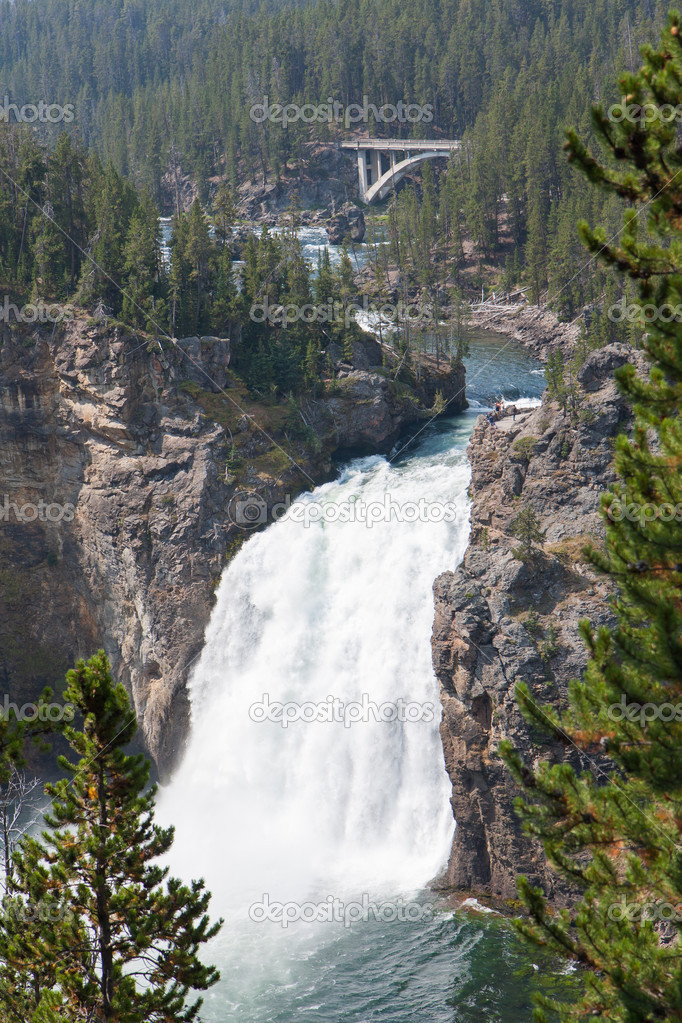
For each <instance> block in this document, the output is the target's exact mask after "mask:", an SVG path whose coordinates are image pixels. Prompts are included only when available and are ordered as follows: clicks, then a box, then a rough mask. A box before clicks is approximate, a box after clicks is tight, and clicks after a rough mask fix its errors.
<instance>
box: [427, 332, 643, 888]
mask: <svg viewBox="0 0 682 1023" xmlns="http://www.w3.org/2000/svg"><path fill="white" fill-rule="evenodd" d="M628 356H630V358H633V353H632V352H631V351H630V350H628V349H626V348H624V347H623V346H621V345H610V346H608V347H607V348H605V349H602V350H601V351H598V352H595V353H593V355H591V356H590V357H589V359H588V360H587V361H586V363H585V365H584V366H583V368H582V370H581V374H582V377H583V379H584V380H585V382H586V384H588V388H589V390H588V393H586V395H585V402H584V409H583V414H582V416H581V421H580V422H579V423H578V424H577V425H573V424H571V422H570V421H569V419H568V417H567V416H566V415H564V414H563V413H562V412H561V410H560V409H559V407H558V406H557V405H555V404H552V403H548V404H544V405H543V406H542V407H540V408H538V409H536V410H534V411H532V412H530V413H527V414H526V415H517V418H516V421H515V422H511V421H510V419H502V420H500V422H499V424H498V425H497V426H492V425H490V424H489V423H488V422H487V421H486V419H485V418H484V417H482V416H481V417H479V419H478V420H477V423H476V427H475V429H474V432H473V435H472V439H471V445H470V448H469V456H470V459H471V470H472V482H471V494H472V497H473V506H472V509H471V538H470V542H469V546H468V549H467V552H466V555H465V557H464V560H463V563H462V564H461V565H460V567H459V568H458V569H457V571H456V572H446V573H444V574H443V575H441V576H440V577H439V578H438V579H437V580H436V582H435V585H434V595H435V608H436V614H435V622H434V629H433V639H432V645H433V664H434V670H435V672H436V676H437V678H438V681H439V686H440V694H441V702H442V706H443V719H442V724H441V735H442V739H443V749H444V753H445V763H446V768H447V771H448V774H449V776H450V779H451V781H452V799H451V802H452V809H453V814H454V817H455V820H456V822H457V827H456V832H455V838H454V842H453V847H452V853H451V856H450V861H449V865H448V871H447V880H448V882H449V884H450V885H451V886H452V887H453V888H456V889H462V890H466V891H472V892H475V893H480V894H487V895H493V896H498V897H501V898H503V899H510V898H516V897H517V890H516V884H515V877H516V875H518V874H520V873H523V874H526V875H527V876H528V877H529V878H530V879H531V881H532V882H533V883H534V884H536V885H540V886H541V887H542V888H543V889H544V890H545V892H546V893H547V894H548V896H550V897H551V898H553V899H554V900H555V901H559V902H560V901H561V900H562V899H563V898H564V897H565V896H566V889H565V888H564V887H563V886H562V884H561V883H559V882H558V879H557V877H556V875H554V874H553V873H552V872H551V871H550V870H549V869H548V868H547V866H546V864H545V862H544V858H543V853H542V850H541V848H540V847H539V845H538V844H536V843H534V842H532V841H531V840H530V839H529V838H527V837H526V836H524V835H523V834H522V832H521V827H520V823H519V820H518V818H517V816H516V814H515V812H514V809H513V800H514V798H515V796H516V795H517V794H518V790H517V789H516V787H515V785H514V783H513V781H512V779H511V777H510V775H509V774H508V772H507V770H506V768H505V767H504V765H503V764H502V762H501V761H500V759H499V757H498V755H497V752H496V750H497V747H498V745H499V743H500V741H501V740H502V739H505V738H507V739H509V740H510V741H511V742H512V744H513V745H514V746H515V747H516V748H517V749H519V751H520V752H521V753H522V755H523V757H524V759H525V761H526V762H527V763H529V764H533V763H534V762H535V761H536V760H537V758H550V759H564V758H565V757H566V756H569V758H572V759H573V760H574V761H575V757H576V756H577V755H576V754H575V751H574V750H572V749H571V747H570V746H566V747H562V746H561V745H559V744H557V743H554V742H548V741H547V740H546V737H544V736H541V735H539V734H537V733H534V734H531V733H530V731H529V728H528V726H527V724H526V723H525V722H524V720H523V718H522V716H521V714H520V712H519V710H518V709H517V706H516V703H515V699H514V686H515V684H516V683H517V682H519V681H524V682H526V683H527V685H528V686H529V688H530V690H531V693H532V694H533V695H534V697H535V698H536V699H537V701H538V703H540V704H542V703H547V702H551V703H552V704H554V705H560V704H562V703H563V702H564V701H565V698H566V690H567V683H568V681H569V680H570V679H571V678H575V677H577V676H578V675H579V674H580V673H581V671H582V669H583V668H584V666H585V664H586V660H587V658H586V651H585V647H584V645H583V642H582V640H581V638H580V636H579V633H578V623H579V621H580V620H581V619H583V618H588V619H589V620H590V621H591V622H592V624H593V625H594V626H595V627H596V626H599V625H602V624H606V623H608V622H609V620H610V608H609V605H608V596H609V590H608V582H607V581H606V580H604V579H603V578H601V577H598V576H597V575H596V574H595V573H594V572H593V571H592V569H591V567H590V566H589V565H588V564H587V563H586V561H585V558H584V555H583V553H582V548H583V547H584V545H585V544H586V543H588V542H592V543H594V544H595V545H598V544H599V543H600V541H601V540H602V539H603V536H604V528H603V523H602V520H601V517H600V516H599V514H598V507H599V500H600V496H601V494H602V493H603V492H604V490H605V489H606V487H607V485H608V483H609V482H610V481H611V480H612V478H613V476H612V470H611V458H612V440H613V438H614V437H615V436H616V435H617V434H618V433H620V432H621V431H622V430H623V429H626V428H627V426H628V424H629V421H630V420H629V410H628V408H627V406H626V405H625V402H624V401H623V399H622V398H621V397H620V395H619V394H618V392H617V389H616V386H615V383H614V382H613V380H612V378H611V373H612V371H613V368H615V366H616V365H619V364H621V363H622V362H623V361H625V359H626V358H627V357H628ZM545 397H547V395H545ZM527 437H530V438H534V439H535V445H534V448H533V449H532V452H528V453H526V452H525V450H524V449H525V447H526V445H519V444H516V441H518V440H519V439H520V438H527ZM528 507H530V508H533V509H534V511H535V512H536V514H537V516H538V518H539V520H540V523H541V528H542V530H543V531H544V532H545V541H544V544H543V550H542V551H539V550H538V551H537V552H536V553H535V554H534V556H533V557H532V558H529V559H526V560H520V559H519V558H518V557H516V556H515V554H514V550H515V549H517V550H518V545H519V541H518V540H517V539H515V538H514V537H513V536H512V535H511V523H512V520H513V519H514V518H515V516H516V515H517V514H518V513H519V511H521V510H522V509H524V508H528ZM529 615H530V618H529ZM535 616H536V623H534V618H535ZM575 762H576V763H577V761H575ZM583 766H587V762H584V764H583Z"/></svg>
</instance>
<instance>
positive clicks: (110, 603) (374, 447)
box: [0, 319, 464, 776]
mask: <svg viewBox="0 0 682 1023" xmlns="http://www.w3.org/2000/svg"><path fill="white" fill-rule="evenodd" d="M234 338H235V344H238V340H239V339H238V330H237V329H236V328H235V334H234ZM0 341H1V343H0V680H2V681H1V684H0V701H1V700H2V698H3V695H4V693H7V694H8V696H9V698H10V699H12V700H18V701H19V702H20V703H23V702H27V701H29V700H32V699H35V697H36V696H37V695H38V693H39V692H40V691H41V690H42V688H43V687H44V686H45V685H48V684H49V685H53V686H54V685H55V684H59V682H60V681H61V680H63V674H64V671H65V670H66V669H67V668H68V667H70V666H71V665H72V664H73V663H74V662H75V660H76V659H78V658H79V657H88V656H90V655H91V654H92V653H93V652H95V651H96V650H97V649H98V648H103V649H104V650H105V651H106V653H107V654H108V656H109V658H110V660H111V663H112V666H113V670H114V673H115V675H116V677H117V678H118V679H119V680H120V681H122V682H123V684H124V685H125V686H126V688H127V689H128V691H129V692H130V693H131V695H132V699H133V702H134V706H135V709H136V711H137V715H138V721H139V724H140V733H141V739H142V741H143V743H144V745H145V747H146V749H147V750H148V752H149V753H150V754H151V756H152V757H153V759H154V761H155V762H156V765H157V767H158V769H159V771H160V773H161V775H162V776H165V775H167V774H168V773H169V772H170V770H171V769H172V767H173V765H174V764H175V763H176V761H177V758H178V756H179V754H180V752H181V750H182V748H183V743H184V740H185V737H186V735H187V731H188V725H189V701H188V697H187V688H186V683H187V680H188V675H189V672H190V670H191V667H192V664H193V663H194V661H195V659H196V658H197V656H198V654H199V653H200V651H201V648H202V643H203V636H204V630H205V628H206V625H207V623H208V619H209V616H210V613H211V609H212V606H213V602H214V597H213V594H214V589H215V586H216V584H217V582H218V580H219V579H220V576H221V573H222V570H223V568H224V566H225V564H226V563H227V561H228V560H229V558H230V556H231V555H232V553H233V552H234V550H236V549H237V547H238V545H239V543H240V542H241V541H242V540H243V538H244V536H245V535H248V534H245V532H244V529H243V528H242V527H240V526H239V525H237V524H236V523H235V522H234V521H233V518H231V512H233V505H234V501H235V495H236V494H238V493H241V492H243V491H250V492H252V493H254V494H255V495H256V496H257V498H258V499H259V500H262V501H263V502H264V504H265V505H266V506H267V508H268V509H269V508H271V506H272V505H273V504H275V503H279V502H281V501H282V500H284V498H285V497H286V496H289V497H291V498H293V497H295V496H296V495H297V494H298V493H300V492H301V490H304V489H308V488H309V487H310V486H312V485H314V484H317V483H321V482H324V481H325V480H326V479H328V478H329V477H330V476H331V475H332V474H333V473H334V471H335V470H334V465H333V462H332V456H333V455H334V453H335V452H336V451H337V450H338V449H340V448H353V449H358V450H362V451H366V452H370V451H372V452H376V451H388V450H389V449H390V447H391V446H392V445H393V444H394V443H395V440H396V439H397V437H398V436H399V434H400V432H401V430H403V429H404V428H405V427H406V426H407V425H408V424H409V423H411V422H419V421H421V420H422V419H423V417H424V415H425V412H424V411H420V410H419V409H418V408H417V406H416V405H415V403H414V401H410V400H409V399H407V398H404V397H403V398H400V397H398V396H397V392H396V389H395V387H394V386H393V385H392V384H391V382H390V381H389V380H387V379H386V376H382V375H381V374H380V373H378V372H376V371H374V372H372V371H371V370H365V371H360V370H353V371H351V372H350V373H349V375H348V376H347V377H346V378H343V379H340V380H339V381H338V384H337V387H336V393H335V394H333V395H332V394H330V395H327V396H321V397H320V398H319V400H317V401H316V402H315V403H310V405H309V406H308V405H306V406H305V408H302V410H301V411H302V415H303V416H304V417H305V422H306V424H308V426H309V427H310V428H311V429H312V430H313V431H314V433H315V434H316V436H317V438H318V441H319V443H318V445H316V447H315V453H314V454H313V453H312V452H311V451H310V450H307V449H306V448H305V445H299V447H298V448H297V447H296V446H295V445H294V446H293V447H292V450H293V451H294V454H295V459H296V462H297V463H298V465H299V466H302V467H303V470H304V472H305V473H306V474H307V475H304V474H303V472H302V471H301V469H299V468H298V466H297V465H296V464H294V463H293V462H291V461H290V460H288V459H287V457H286V455H285V454H284V452H283V451H282V447H281V445H280V446H279V447H277V446H276V445H273V442H272V440H271V439H270V437H269V436H267V435H266V433H267V431H266V432H264V431H263V430H260V429H259V427H258V426H257V425H256V424H255V422H254V420H255V419H256V418H258V416H259V415H260V413H258V416H254V417H253V419H249V418H248V417H247V416H245V415H244V414H243V406H242V401H243V396H241V395H237V394H236V392H237V390H238V389H237V388H236V385H235V379H234V378H233V377H232V375H231V373H230V370H229V363H230V358H231V345H230V342H228V341H226V340H223V339H219V338H187V339H184V340H183V341H180V342H178V343H177V345H176V346H172V345H170V344H169V343H164V346H163V347H159V346H158V345H155V344H152V345H149V344H148V343H147V342H146V341H145V340H144V339H141V338H140V337H137V336H135V335H132V334H129V333H126V332H125V331H124V330H122V329H121V328H118V327H115V328H113V327H109V328H105V327H102V326H98V325H96V324H94V323H92V321H85V320H84V319H77V320H74V321H73V322H71V323H69V324H67V325H65V326H64V327H60V328H59V329H58V330H55V331H49V332H48V331H42V330H36V331H34V332H33V333H31V334H28V333H24V334H19V333H18V332H17V331H15V330H10V329H8V328H7V327H5V330H4V333H3V334H2V336H1V337H0ZM365 348H366V350H364V349H363V351H364V357H365V358H366V360H367V361H368V362H371V361H372V357H373V355H372V353H373V352H374V353H375V356H374V357H375V358H376V352H377V351H378V349H376V346H375V345H373V343H372V342H370V341H368V342H367V345H366V346H365ZM379 358H380V352H379ZM463 373H464V370H463V368H462V367H458V368H457V369H456V370H454V371H452V373H451V382H452V386H453V387H456V388H457V390H459V389H460V388H461V387H462V385H463ZM448 379H449V377H448V376H447V374H445V375H441V376H440V377H439V378H438V379H437V380H434V381H432V382H429V381H428V379H427V380H426V381H425V383H424V384H423V385H422V392H423V395H424V397H425V399H428V397H429V391H430V390H435V389H437V388H440V389H441V390H442V391H443V393H445V394H446V397H447V387H448ZM221 389H222V390H221ZM453 393H454V392H453ZM233 395H235V397H232V396H233ZM280 439H281V440H282V443H285V442H284V438H282V437H281V434H280ZM233 442H234V444H235V446H236V448H237V450H238V453H239V462H240V468H238V469H235V468H234V466H233V460H232V455H233V453H234V450H235V447H233ZM288 446H291V445H288ZM5 495H7V503H8V505H11V507H8V510H6V508H5ZM41 501H42V502H43V510H42V512H41V511H40V510H39V511H38V512H37V515H38V517H37V518H36V519H35V520H34V519H33V512H32V511H31V508H32V507H36V508H39V503H40V502H41ZM15 506H16V508H15ZM17 509H18V512H19V514H17ZM22 509H24V510H25V512H26V514H23V513H22ZM59 509H62V511H61V512H60V510H59ZM48 512H49V513H50V514H52V515H53V516H54V521H51V520H48V519H47V513H48ZM41 515H42V517H40V516H41ZM27 516H29V517H30V518H27Z"/></svg>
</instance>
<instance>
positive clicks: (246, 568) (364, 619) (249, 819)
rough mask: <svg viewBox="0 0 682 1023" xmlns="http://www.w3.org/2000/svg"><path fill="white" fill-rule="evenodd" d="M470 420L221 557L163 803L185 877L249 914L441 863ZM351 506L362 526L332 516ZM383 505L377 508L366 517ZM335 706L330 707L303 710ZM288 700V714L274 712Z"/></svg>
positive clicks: (299, 505) (353, 474) (219, 906)
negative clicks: (437, 611)
mask: <svg viewBox="0 0 682 1023" xmlns="http://www.w3.org/2000/svg"><path fill="white" fill-rule="evenodd" d="M470 425H471V424H470V421H469V418H468V417H466V418H465V419H464V420H462V421H460V423H459V424H457V425H455V426H453V424H448V425H447V428H445V427H444V426H441V427H440V428H439V429H434V428H431V429H430V432H429V434H427V435H426V440H423V439H422V442H421V443H420V445H419V447H418V448H416V449H415V453H413V454H412V455H411V456H410V457H409V458H404V459H403V461H401V462H400V463H398V464H393V463H391V462H390V461H388V460H386V459H385V458H382V457H371V458H364V459H358V460H355V461H353V462H352V463H350V464H349V465H348V466H347V467H346V468H345V469H344V471H343V472H342V473H341V475H340V477H339V479H337V480H335V481H334V482H332V483H327V484H326V485H324V486H321V487H319V488H317V489H315V490H314V491H313V492H311V493H308V494H305V495H303V496H302V497H301V498H299V499H298V500H297V501H296V502H295V504H294V506H293V508H292V510H291V511H290V512H289V513H288V514H287V515H286V516H285V517H284V518H283V519H281V520H280V521H278V522H276V523H274V524H272V525H270V526H269V527H268V528H267V529H266V530H264V531H262V532H259V533H257V534H255V535H254V536H252V537H251V538H249V540H248V541H247V542H246V543H245V544H244V545H243V546H242V548H241V549H240V551H239V553H238V554H237V555H236V557H235V558H234V559H233V561H232V562H231V563H230V565H229V566H228V567H227V568H226V570H225V572H224V574H223V577H222V580H221V583H220V586H219V589H218V592H217V601H216V606H215V609H214V611H213V614H212V617H211V621H210V624H209V627H208V629H207V633H206V642H205V647H204V651H203V653H202V656H201V659H200V661H199V662H198V665H197V667H196V669H195V671H194V674H193V677H192V679H191V682H190V691H191V702H192V726H191V737H190V740H189V745H188V749H187V752H186V754H185V757H184V759H183V761H182V763H181V765H180V767H179V769H178V771H177V773H176V775H175V776H174V778H173V780H172V782H171V784H170V786H169V787H168V788H167V789H166V790H165V791H164V792H163V793H162V796H161V799H160V804H159V817H160V819H161V820H162V821H163V822H167V821H172V822H173V823H174V824H175V825H176V828H177V835H176V843H175V846H174V850H173V856H172V866H173V869H174V871H176V872H178V873H181V876H183V877H187V878H189V877H193V876H197V875H201V876H203V877H205V879H206V882H207V884H208V887H209V888H210V889H211V891H212V892H213V894H214V900H213V912H214V913H218V912H220V913H222V914H223V915H227V916H228V918H230V919H232V920H235V919H246V913H247V910H248V906H249V905H250V904H252V903H253V902H254V900H260V899H261V897H262V895H263V893H268V894H269V895H270V897H271V898H272V899H273V900H280V901H285V900H290V899H302V898H309V897H311V896H312V895H314V894H315V893H317V894H321V895H325V894H327V893H330V892H331V893H334V894H343V893H349V892H355V893H357V892H359V891H363V892H377V891H380V890H393V891H394V892H395V891H411V890H415V889H416V888H418V887H420V886H423V885H424V884H425V883H427V882H428V881H429V880H430V879H431V878H432V877H433V876H434V875H435V874H436V873H437V872H438V870H439V869H440V868H441V867H442V866H443V864H444V861H445V858H446V856H447V852H448V847H449V843H450V839H451V836H452V828H453V822H452V816H451V811H450V807H449V801H448V800H449V782H448V778H447V775H446V773H445V769H444V763H443V751H442V747H441V744H440V738H439V733H438V725H439V721H440V704H439V701H438V690H437V683H436V680H435V677H434V674H433V670H432V666H431V651H430V643H429V637H430V632H431V624H432V618H433V597H432V584H433V580H434V578H435V577H436V575H437V574H438V573H439V572H441V571H443V570H445V569H447V568H454V567H455V566H456V564H457V563H458V562H459V560H460V559H461V557H462V555H463V552H464V548H465V545H466V538H467V534H468V498H467V494H466V489H467V485H468V481H469V468H468V464H467V462H466V459H465V456H464V452H463V447H464V443H463V442H464V439H465V437H466V435H467V434H468V432H469V430H470ZM453 434H454V436H453ZM459 434H461V439H460V442H459V443H458V444H455V445H454V446H453V441H455V440H458V439H459ZM420 499H421V500H422V506H421V512H419V502H420ZM382 502H383V504H382ZM351 507H352V508H354V509H355V510H356V512H355V516H354V517H355V521H338V520H339V519H340V518H344V515H342V514H340V513H338V511H337V509H340V508H345V509H349V508H351ZM377 507H378V508H379V509H380V510H379V511H376V510H375V511H374V512H369V515H370V516H371V517H372V518H378V517H379V516H380V515H381V516H382V519H383V520H382V521H374V522H373V524H371V525H370V524H369V523H368V522H366V521H358V520H361V519H362V518H363V514H365V515H366V514H367V513H363V512H362V511H358V509H360V510H361V509H368V508H374V509H376V508H377ZM386 508H388V509H389V511H386V510H385V509H386ZM425 508H426V513H425V512H424V509H425ZM330 509H331V510H330ZM381 509H384V510H383V511H382V510H381ZM410 509H412V510H410ZM415 509H416V518H417V521H398V518H399V517H403V518H414V517H415ZM434 509H435V511H434ZM441 509H445V512H443V511H441ZM296 512H298V515H296ZM345 517H346V518H349V517H350V518H353V516H352V515H349V513H348V512H346V514H345ZM389 518H390V520H389ZM296 519H298V521H296ZM429 519H430V520H431V521H429ZM301 520H304V521H301ZM264 698H265V701H266V704H268V703H269V706H268V709H267V712H266V710H264V709H263V708H264V705H263V700H264ZM332 701H336V704H335V707H336V715H337V719H336V720H314V721H308V720H300V717H301V716H303V717H308V716H317V717H320V716H321V717H324V716H325V714H326V711H325V709H324V708H325V705H326V707H330V706H332ZM363 701H364V703H363ZM274 703H279V704H283V705H286V707H287V710H286V711H285V712H284V714H285V716H286V717H287V718H292V720H289V721H287V723H286V727H284V726H283V722H282V721H277V720H275V721H273V720H269V719H267V714H268V713H269V714H274V713H276V711H273V710H272V705H273V704H274ZM303 705H306V708H307V709H303V710H299V709H297V708H300V707H302V706H303ZM351 705H352V706H354V707H355V709H354V710H350V709H349V707H350V706H351ZM401 707H402V710H401ZM320 708H322V709H321V710H320ZM360 708H361V709H360ZM374 708H376V709H374ZM328 716H332V715H331V713H330V714H329V715H328ZM294 717H298V718H299V719H298V720H293V718H294ZM377 717H379V718H380V720H376V718H377ZM263 718H266V719H265V720H262V719H263ZM349 718H350V719H351V720H349ZM383 718H386V719H387V720H383ZM391 718H393V720H391ZM401 718H402V720H401Z"/></svg>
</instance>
